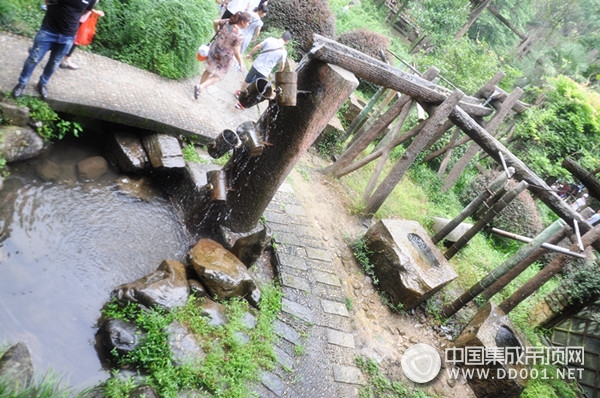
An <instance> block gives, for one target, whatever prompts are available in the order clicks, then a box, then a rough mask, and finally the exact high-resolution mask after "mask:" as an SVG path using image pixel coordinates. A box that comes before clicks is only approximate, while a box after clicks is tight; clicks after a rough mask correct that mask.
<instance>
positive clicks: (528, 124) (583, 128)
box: [512, 76, 600, 179]
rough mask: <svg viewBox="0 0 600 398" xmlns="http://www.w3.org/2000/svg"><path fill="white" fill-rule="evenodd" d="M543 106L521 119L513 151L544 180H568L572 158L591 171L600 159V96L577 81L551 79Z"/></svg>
mask: <svg viewBox="0 0 600 398" xmlns="http://www.w3.org/2000/svg"><path fill="white" fill-rule="evenodd" d="M538 98H539V99H540V101H541V103H540V105H539V106H537V107H534V108H531V109H529V110H528V111H527V112H526V113H525V114H523V115H522V116H521V120H520V122H519V123H518V125H517V128H516V136H517V137H518V140H517V141H515V143H514V144H513V145H512V150H513V151H514V152H515V153H516V154H517V155H518V156H519V157H520V158H521V160H523V161H524V162H525V163H526V164H527V165H528V166H529V167H530V168H531V169H533V170H534V171H535V172H536V173H538V175H540V176H541V177H566V178H567V179H570V176H569V173H568V172H567V171H566V170H565V169H563V168H562V167H561V166H560V164H561V162H562V160H563V159H564V158H565V157H567V156H568V157H571V158H572V159H573V160H575V161H577V162H578V163H580V164H581V166H583V167H584V168H587V169H589V170H591V169H594V168H595V167H597V164H598V160H599V159H600V95H598V93H596V92H593V91H592V90H590V89H589V88H587V87H585V86H583V85H581V84H578V83H577V82H575V81H574V80H572V79H570V78H568V77H566V76H559V77H558V78H554V79H550V80H549V81H548V85H547V86H546V87H545V88H544V89H543V90H541V91H539V92H538Z"/></svg>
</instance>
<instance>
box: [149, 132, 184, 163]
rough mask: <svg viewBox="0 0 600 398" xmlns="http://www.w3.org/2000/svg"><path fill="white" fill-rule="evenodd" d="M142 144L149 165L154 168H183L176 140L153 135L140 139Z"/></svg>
mask: <svg viewBox="0 0 600 398" xmlns="http://www.w3.org/2000/svg"><path fill="white" fill-rule="evenodd" d="M142 144H143V145H144V148H145V149H146V152H147V153H148V158H149V159H150V164H151V165H152V167H154V168H167V169H175V168H184V167H185V161H184V160H183V152H182V151H181V146H180V145H179V141H178V140H177V138H175V137H173V136H170V135H166V134H159V133H154V134H150V135H146V136H144V137H143V138H142Z"/></svg>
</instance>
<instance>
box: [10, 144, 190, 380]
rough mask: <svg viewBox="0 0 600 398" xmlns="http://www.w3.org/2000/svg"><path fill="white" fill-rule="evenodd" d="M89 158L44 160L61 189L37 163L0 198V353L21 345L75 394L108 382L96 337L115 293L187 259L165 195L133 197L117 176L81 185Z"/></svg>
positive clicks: (64, 148)
mask: <svg viewBox="0 0 600 398" xmlns="http://www.w3.org/2000/svg"><path fill="white" fill-rule="evenodd" d="M92 155H98V153H97V151H96V150H95V149H94V148H92V147H84V146H82V143H81V142H78V143H77V144H76V146H73V144H72V143H64V144H61V145H59V146H57V147H56V148H55V149H53V151H52V152H51V153H49V154H48V155H47V157H46V158H47V159H50V160H52V161H54V162H55V163H57V164H59V166H60V168H61V169H62V170H66V172H64V173H63V174H64V175H63V176H62V177H61V178H60V179H59V180H58V181H55V182H44V181H42V180H40V179H39V177H37V176H36V173H35V168H36V167H37V166H39V164H40V162H41V159H39V160H35V161H30V162H26V163H20V164H16V165H14V166H13V167H11V170H10V172H11V175H10V177H8V178H7V179H6V180H5V184H4V189H3V190H2V191H0V275H1V276H2V277H1V278H0V325H1V327H0V344H14V343H16V342H17V341H24V342H25V343H26V344H27V345H28V347H29V349H30V352H31V354H32V357H33V361H34V367H35V371H36V373H37V374H43V373H45V372H46V371H47V370H51V371H52V372H53V373H54V374H59V375H60V376H62V377H63V378H64V379H65V381H68V384H70V385H71V386H74V387H77V388H83V387H88V386H92V385H95V384H97V383H98V382H99V381H102V380H104V379H106V378H108V374H107V373H106V372H105V371H104V370H103V369H102V365H101V363H100V360H99V358H98V354H97V352H96V350H95V332H96V322H97V319H98V317H99V316H100V310H101V308H102V306H103V305H104V304H105V303H106V301H107V300H108V299H109V295H110V292H111V291H112V290H113V289H114V288H115V287H116V286H118V285H119V284H122V283H126V282H131V281H133V280H135V279H138V278H140V277H142V276H145V275H147V274H148V273H150V272H152V271H154V270H155V269H156V268H157V267H158V266H159V264H160V263H161V262H162V260H164V259H175V260H179V261H184V260H185V255H186V253H187V249H188V247H187V244H184V243H183V242H185V239H184V236H183V232H182V228H181V226H180V224H179V223H178V221H177V219H176V217H175V215H174V212H173V209H172V208H171V204H170V202H169V201H168V200H167V199H166V198H165V197H163V196H162V194H161V193H160V191H159V190H156V189H155V190H152V189H147V190H146V192H145V197H144V200H141V199H138V198H134V197H131V196H129V195H127V194H125V193H124V192H123V191H121V190H120V189H119V188H118V185H117V184H116V181H117V179H118V178H119V177H122V176H119V175H117V174H116V173H115V172H114V171H109V173H107V174H105V175H104V176H103V177H102V178H101V179H99V180H98V181H94V182H84V181H80V180H78V179H77V178H76V174H75V172H74V168H75V163H76V162H77V161H79V160H81V159H85V158H86V157H89V156H92Z"/></svg>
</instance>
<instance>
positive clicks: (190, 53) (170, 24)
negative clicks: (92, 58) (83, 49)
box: [92, 0, 218, 79]
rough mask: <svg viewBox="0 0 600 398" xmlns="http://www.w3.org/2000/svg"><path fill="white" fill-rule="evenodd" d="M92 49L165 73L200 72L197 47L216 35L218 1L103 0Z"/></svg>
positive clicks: (177, 75) (184, 75)
mask: <svg viewBox="0 0 600 398" xmlns="http://www.w3.org/2000/svg"><path fill="white" fill-rule="evenodd" d="M98 7H99V8H100V9H102V10H103V11H104V12H105V14H106V15H105V16H104V17H103V18H102V19H101V20H100V21H99V22H98V31H97V34H96V37H95V38H94V41H93V43H92V45H93V47H94V50H95V51H96V52H98V53H100V54H103V55H106V56H109V57H111V58H114V59H116V60H119V61H122V62H126V63H128V64H131V65H134V66H137V67H139V68H142V69H146V70H149V71H151V72H155V73H158V74H160V75H162V76H165V77H168V78H173V79H178V78H182V77H189V76H192V75H193V74H195V73H197V71H198V61H197V60H196V57H195V54H196V51H197V49H198V46H200V45H201V44H204V43H206V42H207V41H208V40H210V38H211V36H212V35H213V33H214V32H213V28H212V20H213V19H215V18H216V17H218V8H217V7H216V5H215V3H214V2H206V1H202V0H191V1H182V0H156V1H149V0H130V1H127V2H123V1H117V0H102V2H101V3H99V6H98Z"/></svg>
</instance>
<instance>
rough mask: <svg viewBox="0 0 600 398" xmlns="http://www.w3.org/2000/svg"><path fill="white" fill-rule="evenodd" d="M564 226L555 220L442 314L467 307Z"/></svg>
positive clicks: (453, 312) (446, 307)
mask: <svg viewBox="0 0 600 398" xmlns="http://www.w3.org/2000/svg"><path fill="white" fill-rule="evenodd" d="M564 226H565V222H564V221H563V220H556V221H555V222H554V223H553V224H552V225H550V226H549V227H548V228H546V229H545V230H543V231H542V232H541V233H540V234H539V235H538V236H536V237H535V239H534V240H533V241H531V242H530V243H528V244H526V245H525V246H523V247H522V248H521V249H519V251H517V252H516V253H515V254H514V255H513V256H512V257H511V258H509V259H508V260H506V261H505V262H503V263H502V264H500V265H499V266H498V267H497V268H496V269H494V270H493V271H492V272H490V273H489V274H487V275H486V276H485V277H483V278H482V279H481V280H480V281H479V282H477V283H476V284H474V285H473V286H471V288H469V290H467V291H466V292H465V293H463V294H462V295H461V296H460V297H459V298H457V299H456V300H454V301H453V302H452V304H449V305H446V306H444V308H443V309H442V313H443V315H444V316H445V317H446V318H449V317H451V316H452V315H454V314H455V313H456V312H457V311H458V310H460V309H461V308H463V307H464V306H465V305H467V304H468V303H469V302H471V300H473V299H474V298H475V297H477V296H478V295H479V294H480V293H481V292H483V291H484V290H485V289H486V288H487V287H488V286H490V285H491V284H492V283H493V282H494V281H495V280H497V279H498V278H499V277H501V276H502V275H504V274H506V273H507V272H508V271H510V269H511V268H513V267H515V266H516V265H517V264H519V263H520V262H521V261H522V260H523V259H524V258H525V257H527V256H529V255H530V254H531V253H533V252H534V251H535V250H536V249H537V248H539V247H540V246H541V245H542V243H544V242H545V241H546V240H547V239H548V238H549V237H551V236H552V235H554V234H555V233H556V232H558V230H559V229H561V228H562V227H564Z"/></svg>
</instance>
